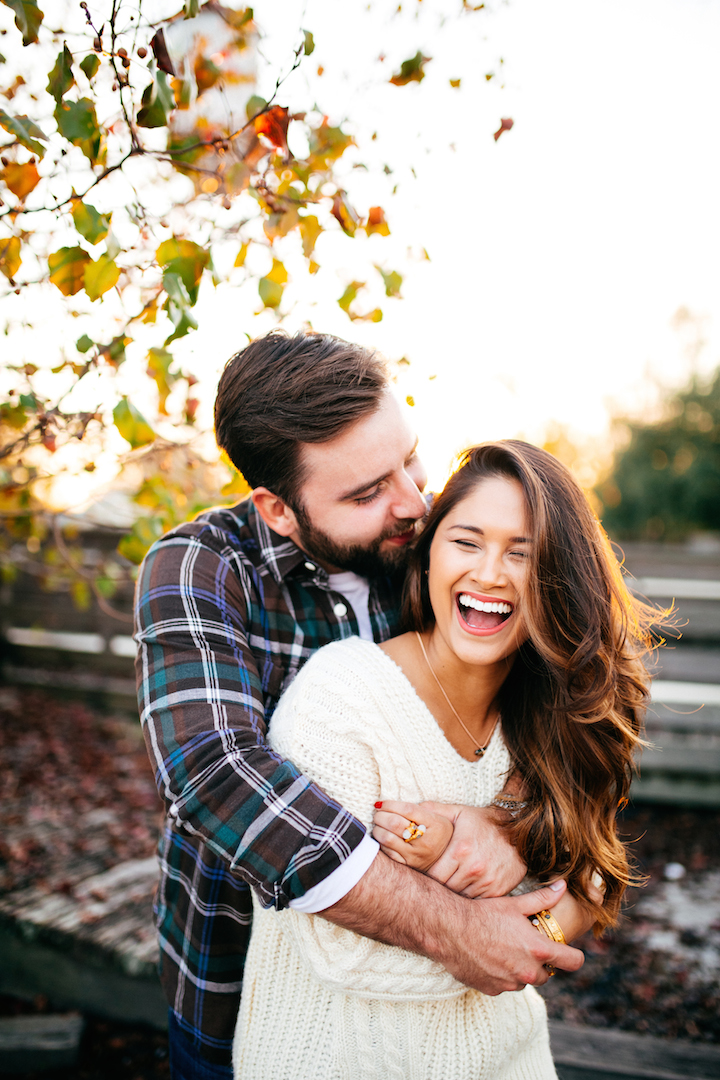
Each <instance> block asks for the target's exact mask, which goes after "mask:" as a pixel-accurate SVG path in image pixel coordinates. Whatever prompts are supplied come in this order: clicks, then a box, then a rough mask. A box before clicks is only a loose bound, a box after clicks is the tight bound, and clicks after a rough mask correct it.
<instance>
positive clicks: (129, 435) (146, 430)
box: [113, 398, 155, 450]
mask: <svg viewBox="0 0 720 1080" xmlns="http://www.w3.org/2000/svg"><path fill="white" fill-rule="evenodd" d="M113 423H114V424H115V427H116V428H117V429H118V431H119V432H120V434H121V435H122V437H123V439H125V440H127V442H129V443H130V445H131V447H132V448H133V450H135V448H136V447H138V446H144V445H145V444H146V443H149V442H152V441H153V439H154V438H155V432H154V431H153V429H152V428H151V427H150V425H149V424H148V422H147V420H146V419H145V417H144V416H143V415H142V413H141V412H139V411H138V410H137V409H136V408H135V406H134V405H133V403H132V402H131V401H128V399H127V398H123V399H122V400H121V401H119V402H118V403H117V405H116V406H115V408H114V409H113Z"/></svg>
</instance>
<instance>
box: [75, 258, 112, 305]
mask: <svg viewBox="0 0 720 1080" xmlns="http://www.w3.org/2000/svg"><path fill="white" fill-rule="evenodd" d="M119 277H120V267H119V266H118V264H117V263H116V262H115V260H114V259H108V257H107V255H101V256H100V258H99V259H97V260H96V262H91V263H88V265H87V266H86V267H85V275H84V281H85V292H86V293H87V294H88V296H89V297H90V299H91V300H98V299H99V298H100V297H101V296H102V295H103V293H106V292H107V291H108V289H112V287H113V285H116V284H117V280H118V278H119Z"/></svg>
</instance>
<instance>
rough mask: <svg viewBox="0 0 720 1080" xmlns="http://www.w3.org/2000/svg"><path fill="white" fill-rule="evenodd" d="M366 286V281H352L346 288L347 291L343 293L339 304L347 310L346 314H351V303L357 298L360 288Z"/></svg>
mask: <svg viewBox="0 0 720 1080" xmlns="http://www.w3.org/2000/svg"><path fill="white" fill-rule="evenodd" d="M364 288H365V282H364V281H352V282H351V283H350V284H349V285H348V286H347V288H346V289H345V292H344V293H343V294H342V296H341V297H340V299H339V300H338V306H339V307H341V308H342V310H343V311H344V312H345V314H346V315H349V314H350V305H351V304H352V302H353V300H354V299H355V298H356V296H357V294H358V290H359V289H364Z"/></svg>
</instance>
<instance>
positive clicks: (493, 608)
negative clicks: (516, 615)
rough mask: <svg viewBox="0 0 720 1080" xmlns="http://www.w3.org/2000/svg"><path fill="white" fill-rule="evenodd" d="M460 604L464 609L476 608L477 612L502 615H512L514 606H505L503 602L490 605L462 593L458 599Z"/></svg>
mask: <svg viewBox="0 0 720 1080" xmlns="http://www.w3.org/2000/svg"><path fill="white" fill-rule="evenodd" d="M458 603H459V604H462V605H463V607H470V608H475V610H476V611H487V612H497V613H498V614H500V615H510V614H511V612H512V605H511V604H505V603H503V602H502V601H499V602H495V601H493V602H492V603H490V602H489V601H483V600H476V599H475V597H474V596H468V595H467V593H461V594H460V596H459V597H458Z"/></svg>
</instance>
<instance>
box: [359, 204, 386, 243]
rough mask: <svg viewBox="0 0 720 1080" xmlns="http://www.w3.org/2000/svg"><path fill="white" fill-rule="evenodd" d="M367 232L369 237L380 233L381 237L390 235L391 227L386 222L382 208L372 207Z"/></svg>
mask: <svg viewBox="0 0 720 1080" xmlns="http://www.w3.org/2000/svg"><path fill="white" fill-rule="evenodd" d="M365 232H366V233H367V234H368V236H370V235H371V234H372V233H378V234H379V235H380V236H389V235H390V226H389V225H388V223H387V221H386V220H385V211H384V210H383V208H382V207H381V206H371V207H370V209H369V210H368V219H367V224H366V226H365Z"/></svg>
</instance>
